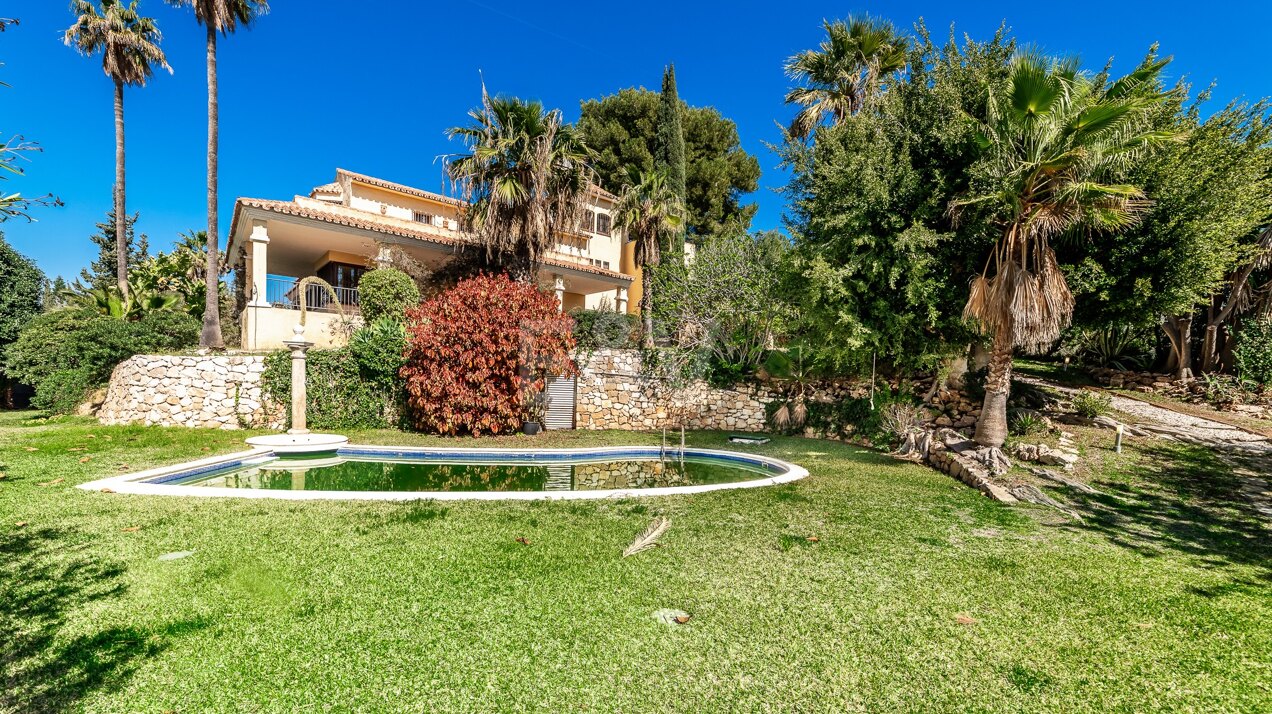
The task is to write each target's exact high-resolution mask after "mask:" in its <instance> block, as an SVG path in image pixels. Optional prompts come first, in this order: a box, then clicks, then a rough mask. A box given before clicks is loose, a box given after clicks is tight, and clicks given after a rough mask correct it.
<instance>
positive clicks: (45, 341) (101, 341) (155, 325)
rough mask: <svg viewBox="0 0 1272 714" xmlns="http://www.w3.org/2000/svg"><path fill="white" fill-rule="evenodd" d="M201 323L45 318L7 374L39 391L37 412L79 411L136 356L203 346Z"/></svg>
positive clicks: (11, 355)
mask: <svg viewBox="0 0 1272 714" xmlns="http://www.w3.org/2000/svg"><path fill="white" fill-rule="evenodd" d="M198 337H199V323H198V321H197V320H195V319H194V318H193V317H190V316H189V315H186V314H185V313H182V312H152V313H148V314H146V315H145V316H143V317H142V318H141V319H140V320H137V321H134V322H129V321H125V320H117V319H113V318H110V317H107V316H105V315H99V314H95V313H92V312H88V311H83V310H71V309H66V310H57V311H54V312H47V313H44V314H43V315H40V316H38V317H36V318H34V319H33V320H31V322H30V323H28V325H27V326H26V328H25V329H23V330H22V332H21V333H20V334H19V336H18V339H17V341H15V342H14V343H13V344H12V345H10V346H9V349H8V351H7V354H6V357H5V360H6V367H5V368H6V370H7V371H8V373H9V374H10V375H11V376H13V377H14V378H16V379H17V380H18V381H20V382H22V383H24V384H29V385H31V386H32V387H34V388H35V390H36V394H35V399H34V400H33V401H32V406H34V407H36V408H39V409H48V410H50V411H55V412H65V411H69V410H70V409H73V408H74V407H75V405H76V404H78V403H79V402H80V401H82V400H83V398H84V396H85V394H86V393H87V392H88V391H89V390H91V389H95V388H97V387H100V386H102V385H104V384H106V382H108V381H109V380H110V373H111V370H113V369H114V368H115V365H117V364H119V363H120V362H122V361H124V360H125V359H128V358H129V357H131V356H133V355H136V354H144V353H149V352H170V351H173V350H179V349H184V348H187V347H191V346H193V345H195V344H196V343H197V342H198Z"/></svg>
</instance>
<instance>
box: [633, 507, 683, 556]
mask: <svg viewBox="0 0 1272 714" xmlns="http://www.w3.org/2000/svg"><path fill="white" fill-rule="evenodd" d="M670 527H671V521H669V520H667V518H666V517H664V516H659V517H658V518H655V519H654V522H653V523H650V524H649V527H648V528H646V529H645V532H644V533H641V534H640V535H638V536H636V540H634V541H632V544H631V545H629V546H627V550H624V551H623V557H624V558H626V557H628V556H632V555H636V554H637V553H639V552H641V551H644V550H649V549H650V548H655V547H657V546H658V545H659V543H658V539H659V538H661V537H662V534H663V533H666V532H667V529H668V528H670Z"/></svg>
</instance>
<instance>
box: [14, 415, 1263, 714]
mask: <svg viewBox="0 0 1272 714" xmlns="http://www.w3.org/2000/svg"><path fill="white" fill-rule="evenodd" d="M30 416H31V415H29V414H26V415H22V414H3V415H0V464H3V465H0V471H3V472H6V474H7V476H6V477H5V478H3V479H0V648H3V655H2V656H0V666H3V667H4V669H5V671H4V673H3V681H4V682H5V687H4V688H3V691H2V692H0V711H7V710H12V711H23V712H25V711H42V710H53V709H72V710H77V709H82V710H85V711H93V712H95V711H102V712H105V711H110V712H114V711H146V712H150V711H153V712H161V711H168V710H174V711H179V712H204V711H277V712H292V711H308V710H316V711H325V710H331V711H359V712H365V711H550V712H558V711H605V712H609V711H626V712H638V711H639V712H644V711H695V712H696V711H730V712H732V711H835V712H839V711H895V710H907V711H923V712H928V711H977V712H982V711H987V712H1006V711H1048V712H1055V711H1065V712H1073V711H1090V712H1106V711H1179V710H1193V711H1260V710H1266V709H1267V705H1268V704H1269V702H1272V692H1270V691H1269V685H1268V682H1269V681H1272V676H1269V675H1270V674H1272V672H1269V652H1272V626H1270V625H1272V617H1270V616H1272V587H1270V581H1269V574H1270V572H1272V571H1270V570H1269V567H1270V566H1269V563H1272V558H1270V556H1272V553H1270V552H1269V549H1268V546H1267V545H1266V544H1267V539H1266V537H1265V536H1264V537H1259V533H1260V530H1259V529H1260V526H1259V525H1257V523H1256V522H1255V521H1254V520H1253V519H1252V517H1251V516H1250V515H1249V513H1248V511H1247V510H1246V509H1245V508H1244V507H1243V506H1242V502H1240V501H1238V500H1234V499H1233V498H1232V497H1231V493H1232V490H1233V488H1234V485H1233V484H1232V483H1230V482H1229V481H1228V480H1227V477H1226V476H1225V475H1224V474H1223V473H1222V470H1221V469H1219V468H1218V466H1217V464H1215V463H1213V462H1212V461H1210V460H1209V459H1208V457H1207V456H1206V455H1205V454H1204V453H1200V452H1196V451H1193V450H1187V449H1154V450H1152V451H1133V450H1132V451H1128V452H1127V453H1126V454H1124V455H1122V456H1116V455H1112V454H1102V455H1101V459H1100V461H1099V462H1098V463H1100V464H1101V466H1100V468H1101V469H1102V470H1103V471H1102V473H1101V474H1098V475H1097V480H1098V481H1099V483H1100V484H1101V485H1102V488H1103V490H1105V491H1106V492H1107V494H1108V495H1107V497H1104V498H1102V499H1090V500H1088V501H1086V502H1083V503H1080V504H1079V505H1080V506H1081V507H1082V508H1083V509H1084V512H1085V513H1086V514H1087V515H1088V518H1087V522H1086V523H1085V524H1083V525H1077V524H1073V523H1069V522H1067V521H1064V520H1063V519H1058V518H1056V516H1055V514H1054V513H1052V512H1046V511H1036V510H1032V509H1027V508H1023V507H1021V508H1011V507H1005V506H1001V505H999V504H996V503H994V502H991V501H989V500H987V499H985V498H984V497H982V496H981V495H980V494H979V493H977V492H975V491H972V490H970V489H968V488H966V487H964V486H962V485H961V484H958V483H956V482H955V481H954V480H952V479H949V478H947V477H945V476H942V475H940V474H937V473H935V472H932V471H929V470H927V469H924V468H921V467H918V466H914V465H910V464H903V463H899V462H896V461H894V460H892V459H890V458H888V457H886V456H884V455H880V454H877V453H874V452H869V451H866V450H863V449H861V448H859V447H855V446H849V445H844V444H839V443H834V442H826V441H813V440H803V439H786V438H776V439H774V440H773V442H771V443H770V444H767V445H765V446H761V447H752V446H734V447H732V448H737V449H738V450H744V451H755V452H758V453H765V454H771V455H775V456H778V457H781V458H785V459H789V460H791V461H795V462H798V463H801V464H803V465H804V466H806V467H808V468H809V470H810V471H811V472H812V476H811V477H809V478H808V479H805V480H804V481H801V482H797V483H794V484H789V485H785V486H778V487H772V488H762V489H751V490H743V491H729V492H718V493H711V494H702V495H697V496H684V497H668V498H651V499H629V500H623V501H606V502H535V503H463V502H452V503H444V504H441V503H429V502H416V503H368V502H350V503H342V502H305V503H299V502H298V503H292V502H285V501H256V500H251V501H248V500H234V499H189V500H183V499H180V498H170V497H142V496H131V495H121V494H105V493H95V492H94V493H90V492H85V491H82V490H80V489H76V488H73V486H74V485H75V484H77V483H82V482H85V481H88V480H91V479H95V478H100V477H103V476H105V475H109V474H114V473H120V472H121V471H122V470H138V469H142V468H147V467H151V466H155V465H159V464H166V463H175V462H179V461H184V460H188V459H192V458H196V457H200V456H204V455H207V454H208V453H213V452H225V451H230V450H236V449H238V448H239V447H240V445H241V443H242V442H241V440H242V438H243V437H244V436H245V434H243V433H226V432H208V431H190V430H180V429H144V428H134V427H115V428H106V427H101V426H99V425H97V424H95V423H93V422H92V421H89V420H79V419H68V420H64V421H59V422H43V421H31V420H30ZM352 436H353V438H354V441H356V442H360V443H410V444H417V443H418V444H423V443H439V442H441V441H443V440H439V439H432V438H426V437H420V436H412V435H404V434H398V433H393V432H370V433H360V434H354V435H352ZM660 438H661V437H660V435H656V434H629V433H617V432H573V433H563V432H555V433H548V434H545V435H542V436H540V437H535V438H533V439H530V438H526V437H509V438H506V439H492V440H483V441H481V442H475V443H476V444H478V445H489V446H507V445H510V444H525V445H534V446H575V445H578V446H582V445H597V444H631V443H641V444H650V443H658V441H659V440H660ZM677 439H678V435H677ZM689 442H690V443H691V444H693V445H698V446H712V447H723V446H725V445H726V441H725V435H724V434H720V433H691V434H690V435H689ZM448 443H453V442H448ZM464 445H474V442H471V441H465V442H464ZM1090 448H1092V449H1095V448H1099V447H1098V446H1097V445H1094V444H1093V445H1092V446H1091V447H1090ZM29 449H36V450H34V451H32V450H29ZM59 479H61V480H60V481H59ZM659 515H665V516H667V517H669V518H670V519H671V522H672V526H671V530H670V531H669V532H668V533H667V535H666V536H665V537H664V538H663V542H664V546H663V547H660V548H655V549H653V550H650V551H646V552H644V553H641V554H639V555H636V556H633V557H632V558H627V559H623V558H622V557H621V555H620V554H621V552H622V550H623V548H624V547H625V546H626V545H627V544H628V543H630V542H631V540H632V538H633V537H634V536H635V535H636V534H638V533H640V532H641V531H642V530H643V529H644V528H645V527H646V526H647V525H648V524H649V522H650V521H651V520H652V519H653V518H654V517H656V516H659ZM18 522H23V523H25V525H23V526H21V527H18V526H16V525H15V524H16V523H18ZM518 537H521V538H524V539H526V540H527V541H529V543H530V545H528V546H527V545H523V544H521V543H519V542H517V540H516V539H517V538H518ZM810 538H814V539H815V540H810ZM176 551H193V555H190V556H188V557H185V558H180V559H175V560H168V561H161V560H159V556H161V555H163V554H165V553H171V552H176ZM660 608H674V609H679V610H684V611H686V612H688V613H689V614H690V616H691V619H690V621H689V622H688V623H687V624H684V625H667V624H663V623H661V622H659V621H657V620H656V619H655V618H654V617H653V613H654V611H656V610H658V609H660Z"/></svg>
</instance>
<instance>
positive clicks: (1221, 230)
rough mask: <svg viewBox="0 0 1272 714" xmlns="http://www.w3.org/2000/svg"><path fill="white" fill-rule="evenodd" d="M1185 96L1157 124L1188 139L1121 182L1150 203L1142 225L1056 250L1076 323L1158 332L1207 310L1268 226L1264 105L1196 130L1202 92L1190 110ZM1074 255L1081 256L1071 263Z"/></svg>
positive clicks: (1268, 122) (1238, 109)
mask: <svg viewBox="0 0 1272 714" xmlns="http://www.w3.org/2000/svg"><path fill="white" fill-rule="evenodd" d="M1151 57H1152V56H1151V55H1150V58H1151ZM1187 95H1188V87H1187V85H1184V84H1182V83H1181V84H1180V85H1178V86H1177V87H1176V88H1175V89H1174V91H1173V92H1172V93H1171V98H1170V101H1169V102H1167V103H1166V105H1165V106H1163V107H1162V109H1161V110H1160V111H1159V112H1158V117H1157V119H1156V122H1155V123H1156V124H1157V125H1158V127H1159V128H1160V129H1162V130H1168V131H1179V132H1184V133H1185V138H1184V139H1183V140H1182V141H1180V142H1176V143H1170V144H1167V145H1165V146H1163V147H1161V148H1160V149H1159V150H1158V151H1156V152H1155V153H1154V154H1153V155H1151V156H1149V157H1147V158H1146V159H1145V160H1144V161H1141V162H1137V163H1136V165H1135V166H1134V168H1133V169H1132V170H1131V172H1130V175H1129V176H1128V177H1127V179H1128V180H1129V182H1131V183H1133V184H1135V185H1141V186H1143V187H1144V190H1145V192H1146V193H1147V194H1148V196H1149V198H1150V199H1152V204H1151V205H1150V207H1149V210H1148V212H1147V213H1146V214H1145V215H1144V217H1143V219H1142V220H1141V221H1140V223H1139V224H1138V225H1137V226H1135V227H1133V228H1131V229H1129V230H1126V231H1121V232H1119V233H1110V234H1096V235H1085V234H1084V235H1083V236H1081V237H1080V239H1074V240H1070V241H1063V242H1061V243H1060V244H1059V246H1058V249H1059V254H1060V258H1061V261H1062V263H1069V264H1068V265H1064V269H1065V273H1066V275H1068V276H1069V284H1070V286H1071V288H1072V290H1073V293H1074V296H1075V298H1076V299H1077V309H1076V311H1075V313H1074V323H1075V324H1078V325H1085V326H1096V327H1101V326H1103V325H1107V324H1110V323H1116V324H1128V325H1134V326H1149V327H1155V326H1156V325H1157V324H1158V323H1159V322H1160V320H1161V318H1162V316H1164V315H1167V316H1169V315H1187V314H1189V313H1191V312H1192V311H1193V310H1194V309H1200V308H1202V307H1204V306H1207V305H1209V304H1210V300H1211V296H1212V295H1214V294H1215V293H1216V292H1217V291H1219V290H1220V289H1221V287H1222V284H1223V282H1224V280H1225V279H1226V277H1227V276H1228V274H1229V273H1230V272H1231V271H1232V270H1233V269H1234V267H1235V266H1237V265H1239V264H1241V262H1242V261H1243V260H1244V259H1245V258H1246V256H1247V255H1248V253H1247V251H1248V249H1249V243H1250V242H1251V240H1252V239H1253V237H1254V236H1255V234H1256V232H1257V229H1258V228H1260V227H1261V226H1263V225H1265V224H1266V223H1267V221H1268V220H1269V218H1272V151H1269V149H1268V146H1269V142H1272V111H1270V107H1269V105H1268V104H1267V103H1266V102H1259V103H1255V104H1239V103H1234V104H1231V105H1229V106H1227V107H1226V108H1224V109H1223V110H1222V111H1219V112H1217V113H1215V114H1214V115H1212V116H1211V117H1209V118H1208V119H1206V120H1205V121H1202V120H1201V117H1200V110H1201V106H1202V105H1203V104H1204V102H1205V101H1206V98H1207V96H1208V93H1203V94H1202V95H1201V97H1200V98H1199V99H1198V100H1197V101H1195V102H1194V103H1192V104H1191V105H1186V104H1185V102H1186V100H1187V99H1188V96H1187ZM1078 249H1080V252H1081V254H1083V255H1085V256H1087V257H1085V258H1078V257H1076V256H1074V253H1077V252H1078ZM1066 259H1067V260H1066Z"/></svg>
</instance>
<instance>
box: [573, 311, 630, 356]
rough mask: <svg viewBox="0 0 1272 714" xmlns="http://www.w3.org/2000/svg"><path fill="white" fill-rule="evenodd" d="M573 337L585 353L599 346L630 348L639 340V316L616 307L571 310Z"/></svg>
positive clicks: (602, 347)
mask: <svg viewBox="0 0 1272 714" xmlns="http://www.w3.org/2000/svg"><path fill="white" fill-rule="evenodd" d="M570 317H573V318H574V338H575V339H576V340H577V341H578V349H579V351H580V352H582V353H584V354H588V353H591V352H595V351H596V350H599V349H606V348H614V349H630V348H634V347H637V346H638V345H639V344H640V316H639V315H631V314H627V313H617V312H614V311H613V310H571V311H570Z"/></svg>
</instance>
